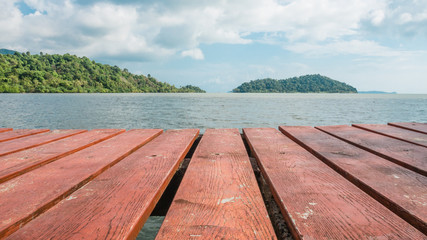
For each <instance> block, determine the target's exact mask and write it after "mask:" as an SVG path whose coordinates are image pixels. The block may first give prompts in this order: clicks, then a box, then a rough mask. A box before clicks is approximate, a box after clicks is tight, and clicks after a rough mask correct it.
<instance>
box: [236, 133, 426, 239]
mask: <svg viewBox="0 0 427 240" xmlns="http://www.w3.org/2000/svg"><path fill="white" fill-rule="evenodd" d="M243 132H244V135H245V137H246V138H247V139H248V143H249V145H250V147H251V149H252V152H253V154H254V155H255V157H256V159H257V160H258V163H259V166H260V168H261V171H262V173H263V175H264V176H265V177H266V179H267V181H268V182H269V184H270V186H271V188H272V192H273V195H274V197H275V199H276V202H277V204H278V205H279V206H280V208H281V211H282V213H283V214H284V216H285V219H286V220H287V223H288V224H289V225H290V229H291V232H292V233H293V236H294V237H295V238H296V239H425V237H426V236H425V235H423V234H422V233H421V232H419V231H418V230H417V229H416V228H414V227H413V226H411V225H410V224H408V223H407V222H405V221H404V220H403V219H401V218H399V217H398V216H397V215H395V214H394V213H393V212H391V211H390V210H388V209H387V208H386V207H384V206H383V205H382V204H380V203H379V202H377V201H376V200H375V199H373V198H371V197H370V196H369V195H368V194H366V193H365V192H363V191H362V190H360V189H359V188H357V187H356V186H355V185H353V184H352V183H351V182H349V181H347V180H346V179H345V178H344V177H342V176H341V175H339V174H338V173H337V172H335V171H334V170H333V169H332V168H330V167H328V166H327V165H326V164H325V163H323V162H322V161H321V160H319V159H317V158H316V157H314V156H313V155H312V154H311V153H309V152H308V151H306V150H305V149H304V148H302V147H301V146H299V145H298V144H296V143H295V142H293V141H292V140H290V139H289V138H287V137H286V136H284V135H283V134H282V133H280V132H279V131H278V130H276V129H272V128H257V129H243Z"/></svg>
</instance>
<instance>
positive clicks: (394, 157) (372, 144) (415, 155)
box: [316, 125, 427, 176]
mask: <svg viewBox="0 0 427 240" xmlns="http://www.w3.org/2000/svg"><path fill="white" fill-rule="evenodd" d="M316 128H317V129H320V130H321V131H324V132H326V133H328V134H330V135H332V136H334V137H336V138H338V139H341V140H343V141H345V142H348V143H350V144H353V145H355V146H357V147H359V148H362V149H364V150H366V151H369V152H371V153H373V154H376V155H378V156H380V157H382V158H385V159H387V160H390V161H392V162H394V163H396V164H399V165H401V166H403V167H406V168H408V169H410V170H412V171H415V172H417V173H420V174H422V175H424V176H427V149H426V148H424V147H420V146H417V145H414V144H411V143H407V142H403V141H400V140H396V139H393V138H389V137H386V136H382V135H379V134H375V133H372V132H368V131H364V130H362V129H359V128H355V127H350V126H346V125H338V126H321V127H316Z"/></svg>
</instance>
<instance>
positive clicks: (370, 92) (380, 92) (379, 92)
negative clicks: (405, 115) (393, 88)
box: [358, 91, 397, 94]
mask: <svg viewBox="0 0 427 240" xmlns="http://www.w3.org/2000/svg"><path fill="white" fill-rule="evenodd" d="M358 93H366V94H397V92H383V91H359V92H358Z"/></svg>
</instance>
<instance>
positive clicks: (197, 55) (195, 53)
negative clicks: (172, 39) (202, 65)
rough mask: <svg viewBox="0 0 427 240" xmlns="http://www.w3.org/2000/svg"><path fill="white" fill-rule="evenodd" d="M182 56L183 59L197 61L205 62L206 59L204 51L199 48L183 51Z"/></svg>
mask: <svg viewBox="0 0 427 240" xmlns="http://www.w3.org/2000/svg"><path fill="white" fill-rule="evenodd" d="M181 55H182V56H183V57H191V58H194V59H196V60H203V59H204V58H205V56H204V55H203V52H202V50H200V49H199V48H194V49H190V50H186V51H182V52H181Z"/></svg>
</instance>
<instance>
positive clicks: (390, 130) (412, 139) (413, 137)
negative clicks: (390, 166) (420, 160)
mask: <svg viewBox="0 0 427 240" xmlns="http://www.w3.org/2000/svg"><path fill="white" fill-rule="evenodd" d="M352 126H353V127H357V128H360V129H363V130H366V131H370V132H374V133H377V134H381V135H384V136H387V137H391V138H395V139H398V140H401V141H405V142H408V143H412V144H415V145H419V146H422V147H427V135H426V134H423V133H419V132H414V131H410V130H407V129H404V128H397V127H393V126H390V125H383V124H353V125H352Z"/></svg>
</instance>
